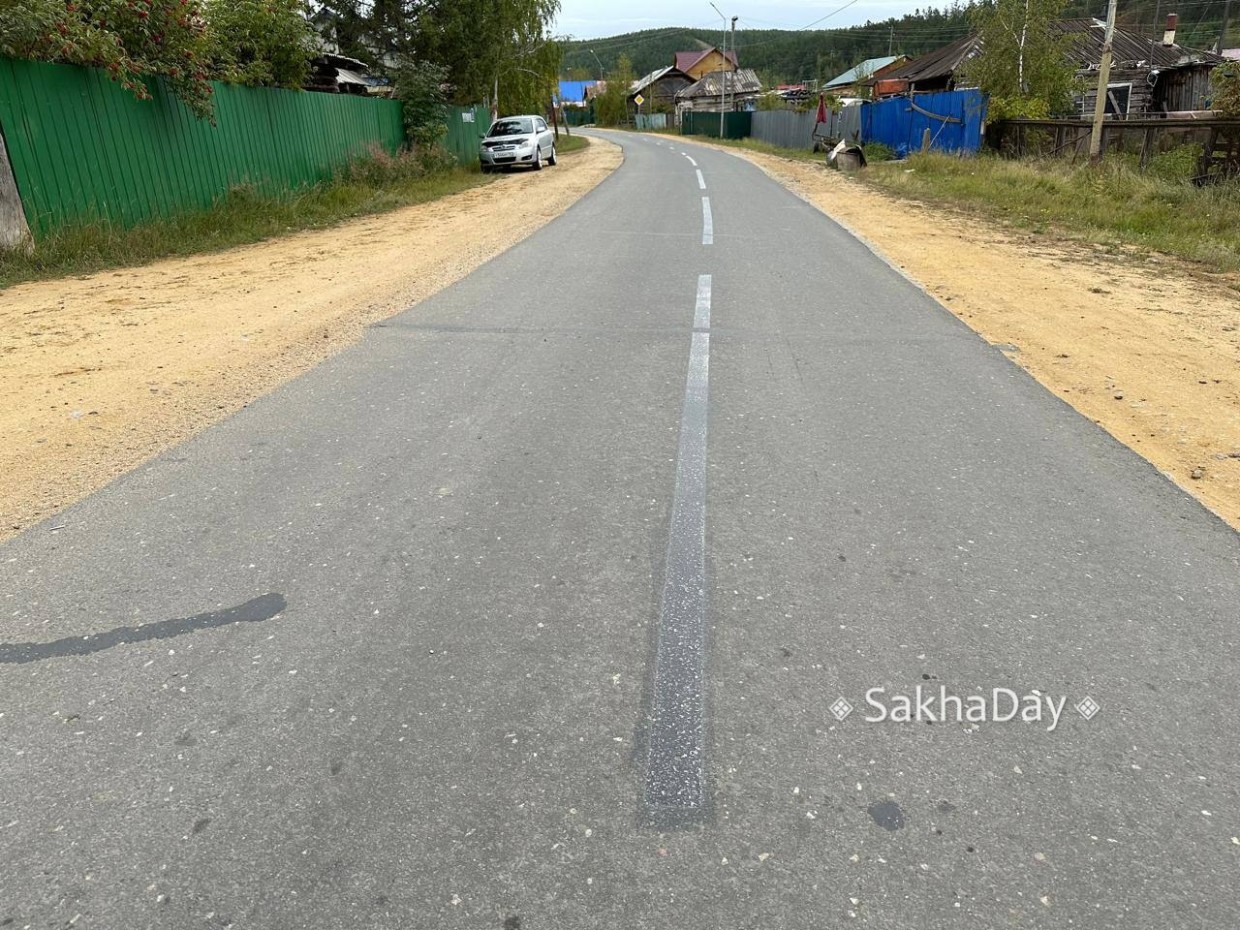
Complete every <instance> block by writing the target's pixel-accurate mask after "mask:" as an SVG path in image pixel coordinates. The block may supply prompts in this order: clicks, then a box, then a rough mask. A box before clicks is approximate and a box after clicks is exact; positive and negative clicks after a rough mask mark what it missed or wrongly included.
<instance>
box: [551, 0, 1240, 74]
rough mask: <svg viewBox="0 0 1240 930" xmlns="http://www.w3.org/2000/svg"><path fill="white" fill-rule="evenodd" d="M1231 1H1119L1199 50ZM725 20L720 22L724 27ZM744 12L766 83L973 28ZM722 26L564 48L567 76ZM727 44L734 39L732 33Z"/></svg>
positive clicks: (1073, 8)
mask: <svg viewBox="0 0 1240 930" xmlns="http://www.w3.org/2000/svg"><path fill="white" fill-rule="evenodd" d="M1224 3H1225V0H1186V2H1183V3H1178V4H1177V3H1175V2H1174V0H1120V6H1119V10H1120V12H1119V21H1120V24H1121V25H1123V26H1124V28H1126V29H1130V30H1132V31H1134V32H1140V33H1141V34H1143V35H1150V36H1155V35H1157V36H1161V35H1162V24H1163V21H1164V20H1165V18H1166V14H1167V13H1171V12H1176V13H1179V17H1180V29H1179V34H1178V36H1177V40H1178V41H1179V42H1180V43H1181V44H1182V45H1188V46H1190V47H1195V48H1212V47H1213V46H1214V43H1215V42H1216V41H1217V40H1218V37H1219V32H1220V27H1221V25H1222V19H1223V7H1224ZM1085 16H1096V17H1099V18H1103V17H1105V16H1106V3H1105V0H1069V2H1068V5H1067V8H1066V9H1065V11H1064V18H1066V19H1072V18H1078V17H1085ZM720 25H722V23H721V24H720ZM743 26H744V18H743V17H742V18H741V20H740V22H739V24H738V28H737V30H736V47H737V53H738V54H739V56H740V63H741V67H744V68H753V69H754V70H756V71H757V72H758V74H759V75H760V76H761V77H762V80H763V83H764V84H766V85H767V86H771V85H773V84H776V83H793V82H797V81H805V80H830V79H831V78H833V77H835V76H836V75H837V74H840V73H841V72H843V71H846V70H848V69H849V68H851V67H853V66H854V65H856V64H858V63H859V62H861V61H864V60H865V59H867V58H879V57H881V56H884V55H887V54H893V55H900V54H904V55H909V56H913V57H915V56H917V55H922V54H924V53H926V52H928V51H932V50H933V49H936V48H938V47H940V46H942V45H946V44H947V43H949V42H951V41H952V40H953V39H958V38H960V37H961V36H963V35H965V34H966V33H968V32H969V8H968V7H967V6H963V5H954V6H951V7H949V8H947V9H942V10H938V9H928V10H915V11H913V12H912V13H908V14H906V15H904V16H901V17H899V18H892V19H887V20H883V21H882V22H870V23H866V24H865V25H864V26H854V27H852V28H849V29H827V30H818V29H814V30H800V31H792V30H783V29H745V28H741V27H743ZM722 41H723V33H722V31H721V30H719V29H714V30H711V29H689V28H682V27H668V28H666V29H647V30H644V31H642V32H630V33H627V34H625V35H619V36H611V37H608V38H605V39H586V40H583V41H574V42H569V43H567V44H566V45H565V50H564V64H563V70H564V73H565V75H566V76H569V77H574V78H579V79H586V78H597V77H599V76H600V71H610V70H612V69H613V68H614V67H615V65H616V62H617V60H618V59H619V58H620V56H621V55H627V56H628V57H629V59H630V61H631V62H632V63H633V70H634V72H636V73H637V74H645V73H647V72H649V71H653V70H654V69H656V68H661V67H663V66H664V65H668V64H671V62H672V56H673V54H674V53H675V52H678V51H687V50H689V49H695V48H707V47H709V46H712V45H720V44H721V43H722ZM728 42H729V46H730V45H731V37H729V40H728ZM1228 45H1229V46H1231V47H1236V46H1240V2H1237V3H1236V4H1234V5H1233V14H1232V23H1231V29H1230V31H1229V33H1228Z"/></svg>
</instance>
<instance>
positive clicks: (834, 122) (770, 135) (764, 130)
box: [753, 107, 861, 149]
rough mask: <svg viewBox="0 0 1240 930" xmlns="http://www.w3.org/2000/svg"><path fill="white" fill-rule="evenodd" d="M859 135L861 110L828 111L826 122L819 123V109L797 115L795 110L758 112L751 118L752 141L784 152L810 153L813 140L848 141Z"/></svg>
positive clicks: (850, 108)
mask: <svg viewBox="0 0 1240 930" xmlns="http://www.w3.org/2000/svg"><path fill="white" fill-rule="evenodd" d="M860 134H861V108H860V107H844V108H842V109H840V110H828V111H827V121H826V122H825V123H822V124H819V123H818V109H817V108H816V107H815V108H814V109H812V110H806V111H805V112H802V113H798V112H796V111H794V110H758V111H757V112H755V113H754V114H753V137H754V138H755V139H760V140H762V141H763V142H766V143H768V144H770V145H778V146H781V147H782V148H786V149H812V148H813V147H814V137H815V135H817V137H818V138H820V139H849V140H852V141H855V140H856V139H857V138H858V137H859V136H860Z"/></svg>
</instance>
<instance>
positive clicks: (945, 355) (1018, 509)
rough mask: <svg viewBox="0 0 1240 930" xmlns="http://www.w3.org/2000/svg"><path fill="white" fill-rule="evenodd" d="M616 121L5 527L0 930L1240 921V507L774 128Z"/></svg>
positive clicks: (0, 604) (517, 929) (914, 926)
mask: <svg viewBox="0 0 1240 930" xmlns="http://www.w3.org/2000/svg"><path fill="white" fill-rule="evenodd" d="M619 138H620V139H621V141H622V144H623V145H624V148H625V154H626V161H625V164H624V166H623V167H622V168H621V169H620V170H619V171H617V172H616V173H615V174H614V175H613V176H612V177H611V178H610V179H609V180H607V181H606V182H604V183H603V184H602V185H601V186H600V187H599V188H597V189H596V190H595V191H594V192H593V193H592V194H590V195H589V196H587V197H586V198H585V199H583V200H582V201H581V202H579V203H578V204H577V205H576V206H574V207H573V208H572V209H571V210H569V211H568V213H567V214H565V215H564V216H563V217H562V218H560V219H558V220H557V221H555V222H553V223H552V224H550V225H548V226H547V227H545V228H544V229H543V230H542V231H541V232H539V233H538V234H536V235H535V236H533V237H531V238H529V239H527V240H526V241H524V242H523V243H521V244H520V245H519V246H517V247H516V248H514V249H512V250H511V251H509V252H507V253H506V254H504V255H502V256H501V257H499V258H497V259H495V260H493V261H491V262H490V263H489V264H487V265H486V266H484V267H482V268H480V269H479V270H478V271H477V272H475V273H474V274H473V275H471V276H470V277H468V278H467V279H465V280H464V281H462V282H460V283H459V284H457V285H456V286H454V287H452V288H450V289H448V290H446V291H443V292H442V293H440V294H439V295H438V296H436V297H434V298H433V299H431V300H428V301H426V302H424V303H422V304H420V305H418V306H416V307H413V308H411V309H410V310H409V311H407V312H406V313H404V314H402V315H400V316H398V317H396V318H394V319H391V320H389V321H388V322H386V323H384V324H381V325H377V326H375V327H374V328H373V329H372V330H370V331H369V333H368V334H367V336H366V337H365V339H364V340H363V341H362V342H361V343H360V344H359V345H357V346H356V347H355V348H353V349H351V350H349V351H347V352H345V353H343V354H341V355H339V356H337V357H335V358H334V359H332V360H331V361H329V362H327V363H325V364H323V365H322V366H320V367H319V368H317V369H316V370H314V371H313V372H311V373H310V374H308V375H306V376H305V377H302V378H300V379H298V380H296V381H294V382H292V383H290V384H288V385H287V386H285V387H283V388H281V389H279V390H277V391H275V392H274V393H272V394H270V395H269V396H267V397H264V398H263V399H261V400H260V401H258V402H256V403H254V404H252V405H250V407H249V408H247V409H246V410H244V411H243V412H241V413H240V414H239V415H237V416H235V417H233V418H232V419H230V420H228V421H227V422H225V423H222V424H221V425H219V426H217V427H215V428H213V429H211V430H209V431H207V432H206V433H204V434H202V435H201V436H199V437H198V438H197V439H195V440H193V441H191V442H187V443H185V444H183V445H182V446H180V447H178V448H176V449H175V450H173V451H172V452H170V453H168V454H167V455H164V456H162V457H160V458H159V459H157V460H155V461H153V462H152V463H150V464H149V465H147V466H146V467H143V468H141V469H139V470H137V471H135V472H134V473H131V474H130V475H128V476H127V477H125V478H123V479H122V480H119V481H117V482H116V483H114V484H113V485H112V486H110V487H109V488H107V489H106V490H104V491H102V492H101V493H99V494H97V495H95V496H93V497H91V498H90V499H88V500H86V501H84V502H83V503H81V504H79V505H77V506H75V507H73V508H71V509H69V510H68V511H66V512H65V513H63V514H61V515H59V516H58V517H56V518H55V519H54V520H52V521H49V522H47V523H44V524H42V525H40V526H36V527H34V528H32V529H31V530H29V531H28V532H26V533H24V534H23V535H21V536H20V537H18V538H17V539H15V540H13V541H11V542H10V543H8V544H6V545H4V546H3V547H0V788H2V790H0V863H2V870H0V927H13V928H22V927H31V928H63V927H68V926H72V927H76V928H117V930H136V928H146V927H149V928H161V930H163V928H167V930H180V928H204V927H206V928H210V927H235V928H264V930H266V928H303V927H304V928H365V930H371V928H376V930H377V928H393V930H397V928H399V930H406V928H432V930H439V928H443V930H450V928H470V930H473V928H479V930H482V928H494V930H541V928H555V930H568V928H608V930H615V928H626V930H628V928H664V927H673V928H686V930H707V928H746V930H749V928H762V930H767V928H806V930H809V928H831V927H847V926H854V925H856V926H872V927H878V928H884V930H889V928H910V930H933V928H979V930H990V928H999V927H1034V928H1056V930H1059V928H1069V927H1079V928H1112V927H1114V928H1120V927H1122V928H1181V927H1183V928H1196V927H1206V928H1222V927H1231V926H1234V925H1235V919H1236V918H1235V915H1236V913H1237V912H1238V911H1240V839H1238V838H1237V837H1240V823H1238V818H1240V782H1238V781H1237V774H1238V772H1240V765H1238V763H1240V716H1238V714H1237V700H1236V693H1235V691H1236V688H1237V687H1240V656H1238V655H1237V650H1236V645H1237V604H1240V582H1238V578H1240V574H1238V572H1237V568H1238V566H1240V538H1238V537H1237V535H1236V534H1235V533H1234V532H1233V531H1232V530H1230V529H1229V528H1227V527H1226V526H1225V525H1224V524H1223V523H1222V522H1221V521H1219V520H1218V519H1216V518H1215V517H1213V516H1212V515H1211V514H1209V513H1207V512H1206V511H1205V510H1203V509H1202V508H1201V507H1200V506H1199V505H1198V504H1196V503H1195V502H1194V501H1193V500H1191V499H1190V498H1188V497H1187V496H1186V495H1185V494H1184V493H1182V492H1181V491H1179V490H1178V489H1177V488H1175V487H1174V486H1173V485H1172V484H1171V483H1170V482H1169V481H1167V480H1166V479H1165V478H1163V477H1162V476H1160V475H1159V474H1157V473H1156V472H1155V471H1154V470H1153V469H1152V468H1151V467H1150V466H1148V465H1147V464H1146V463H1145V462H1143V461H1142V460H1141V459H1140V458H1138V457H1137V456H1136V455H1134V454H1133V453H1131V452H1129V451H1128V450H1127V449H1125V448H1123V447H1122V446H1120V445H1119V444H1117V443H1116V442H1114V441H1113V440H1112V439H1110V438H1109V437H1108V436H1107V435H1106V434H1104V433H1103V432H1102V431H1101V430H1100V429H1098V428H1097V427H1095V426H1094V425H1093V424H1092V423H1090V422H1088V421H1086V420H1084V419H1082V418H1081V417H1079V416H1078V415H1077V414H1075V413H1074V412H1073V411H1072V410H1071V409H1069V408H1068V407H1066V406H1065V405H1064V404H1062V403H1061V402H1060V401H1058V400H1057V399H1056V398H1055V397H1053V396H1052V395H1050V394H1049V393H1047V392H1046V391H1045V390H1043V389H1042V388H1041V387H1039V386H1038V385H1037V384H1036V383H1034V382H1033V381H1032V380H1031V379H1030V378H1029V377H1028V376H1027V375H1026V374H1024V373H1023V372H1022V371H1021V370H1020V369H1019V368H1017V367H1016V366H1015V365H1013V364H1012V363H1011V362H1010V361H1009V360H1008V359H1007V358H1005V357H1004V355H1003V352H1002V351H1000V350H999V349H998V348H996V347H993V346H989V345H987V344H986V343H985V342H983V341H982V340H980V339H979V338H978V337H977V336H976V335H974V334H973V333H971V332H970V331H969V330H968V329H967V328H966V327H964V326H963V325H962V324H961V323H959V322H958V321H957V320H956V319H955V318H954V317H953V316H952V315H951V314H949V313H948V312H946V311H945V310H944V309H942V308H941V307H939V306H938V305H937V304H936V303H934V302H933V301H932V300H931V299H929V298H928V297H927V296H926V295H925V294H923V293H922V292H921V291H920V290H918V289H917V288H916V287H915V286H913V285H912V284H911V283H909V282H908V281H906V280H905V279H904V278H903V277H901V276H900V275H899V274H898V273H897V272H895V271H894V270H892V269H891V268H890V267H888V266H887V265H886V264H884V263H883V262H882V261H881V260H880V259H878V258H876V257H875V256H874V255H873V254H872V253H871V252H870V251H869V250H868V249H867V248H866V247H865V246H864V245H862V244H861V243H859V242H858V241H857V240H856V239H854V238H853V237H851V236H850V235H849V234H848V233H847V232H845V231H844V230H842V229H841V228H839V227H838V226H836V225H835V224H833V223H832V222H831V221H830V220H828V219H827V218H826V217H824V216H823V215H822V214H820V213H818V212H817V211H815V210H814V209H813V208H812V207H810V206H809V205H807V204H806V203H803V202H802V201H800V200H798V199H797V198H795V197H794V196H792V195H791V194H789V193H787V192H786V191H785V190H783V189H782V188H781V187H779V186H777V185H776V184H774V183H773V182H771V181H770V180H768V179H767V178H766V177H765V176H763V175H762V174H761V173H760V172H758V171H757V169H755V168H753V167H752V166H750V165H749V164H748V163H746V162H744V161H742V160H740V159H737V158H734V157H732V156H730V155H728V154H725V153H720V152H716V151H713V150H709V149H706V148H703V147H701V146H695V145H692V144H688V143H684V142H682V141H681V140H679V139H674V138H658V137H629V136H625V137H619ZM686 153H687V154H686ZM691 159H692V161H691ZM549 170H557V169H549ZM558 170H563V169H558ZM699 171H700V180H699V174H698V172H699ZM704 198H705V199H706V203H708V204H709V210H707V209H706V206H705V205H704ZM707 218H709V221H710V228H709V230H708V229H707V227H706V220H707ZM708 232H709V233H710V235H709V236H708V235H707V233H708ZM707 242H708V243H709V244H706V243H707ZM56 527H60V528H56ZM919 687H921V688H922V689H923V698H924V697H925V696H926V695H929V696H931V697H933V699H934V702H935V703H934V704H933V706H923V710H922V712H920V716H921V719H920V720H913V721H910V722H898V721H893V720H890V719H888V720H877V719H874V718H877V717H880V716H883V715H884V714H885V715H888V716H892V715H895V716H899V708H900V702H899V698H898V696H900V695H903V696H906V697H907V698H908V699H910V700H913V701H915V700H916V689H917V688H919ZM879 688H881V689H884V690H882V691H873V690H871V689H879ZM940 688H942V689H943V694H946V695H947V696H948V700H947V701H946V702H945V703H944V704H943V708H942V709H946V710H949V711H950V710H952V709H953V708H954V705H953V704H952V703H951V699H952V698H958V699H960V702H961V707H962V713H963V709H964V708H965V707H966V705H967V707H968V710H969V713H970V714H973V715H980V714H983V713H985V714H987V715H989V716H990V717H993V716H994V714H995V711H996V710H998V716H1000V717H1003V716H1006V715H1007V714H1008V712H1009V711H1010V710H1011V708H1010V706H1009V704H1010V702H1011V700H1020V699H1021V698H1022V697H1024V696H1026V695H1032V697H1028V698H1025V703H1024V704H1022V705H1021V706H1022V707H1023V708H1024V710H1025V712H1026V713H1027V714H1028V715H1029V716H1030V717H1032V716H1034V709H1036V711H1037V715H1038V716H1040V717H1041V719H1040V720H1033V719H1029V720H1022V719H1020V718H1019V717H1018V719H1016V720H1010V721H1006V722H1003V721H999V720H993V719H987V720H986V721H980V720H976V719H974V720H966V721H965V722H957V721H956V720H954V719H952V720H943V719H934V720H928V719H926V712H928V713H929V714H930V715H931V716H935V715H936V714H938V712H939V710H940V707H939V705H938V699H939V697H940V691H939V689H940ZM994 689H1010V692H1011V694H1012V695H1013V696H1014V697H1013V698H1008V697H1007V694H1008V691H1006V690H1001V691H1000V692H999V696H998V699H997V702H996V701H995V692H994ZM867 692H868V693H869V695H870V700H869V701H867ZM979 696H980V697H983V698H986V699H987V700H990V701H992V702H993V703H997V707H996V706H990V707H979V705H978V704H977V699H978V697H979ZM840 697H843V698H845V699H846V700H847V701H848V703H849V704H850V705H852V706H853V708H854V710H853V711H852V713H851V715H849V716H848V717H847V718H846V719H844V720H843V721H842V722H841V721H839V720H837V719H836V717H835V716H834V715H833V709H834V710H835V711H842V710H843V706H842V705H840V704H837V703H836V702H837V699H838V698H840ZM1086 697H1089V698H1091V699H1092V700H1093V701H1094V702H1095V703H1096V704H1097V705H1099V706H1100V707H1101V710H1099V711H1098V712H1097V713H1096V714H1095V715H1094V716H1093V718H1092V719H1090V720H1086V719H1085V718H1084V717H1083V716H1082V715H1081V713H1080V712H1078V711H1077V710H1076V709H1075V706H1076V705H1077V704H1079V703H1081V702H1082V701H1084V699H1085V698H1086ZM1061 702H1062V703H1061ZM1056 706H1058V707H1059V710H1060V714H1059V716H1058V717H1054V718H1053V719H1052V713H1053V709H1054V708H1055V707H1056ZM879 708H882V711H881V713H880V710H879ZM1086 709H1088V706H1087V708H1086Z"/></svg>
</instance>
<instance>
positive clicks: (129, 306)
mask: <svg viewBox="0 0 1240 930" xmlns="http://www.w3.org/2000/svg"><path fill="white" fill-rule="evenodd" d="M621 161H622V155H621V151H620V148H619V147H618V146H616V145H615V144H613V143H611V142H606V141H600V140H595V141H594V142H593V144H592V145H590V147H589V148H587V149H584V150H581V151H579V152H574V153H571V154H568V155H564V156H561V159H560V164H559V166H557V167H556V168H552V169H549V170H544V171H541V172H538V173H533V172H530V173H522V174H508V175H504V176H503V177H502V178H499V179H498V180H496V181H495V182H493V183H490V184H486V185H484V186H482V187H477V188H473V189H471V190H468V191H464V192H462V193H460V194H454V195H451V196H448V197H444V198H442V199H440V200H436V201H433V202H430V203H426V204H419V205H417V206H413V207H407V208H404V209H401V210H397V211H394V212H392V213H386V214H382V215H377V216H372V217H367V218H365V219H359V220H356V221H353V222H349V223H345V224H342V225H340V226H335V227H332V228H330V229H323V230H314V231H310V232H302V233H297V234H294V235H290V236H288V237H285V238H281V239H274V240H269V241H266V242H262V243H258V244H256V245H252V246H245V247H242V248H237V249H230V250H228V251H224V252H217V253H212V254H207V255H198V256H194V257H191V258H186V259H174V260H167V261H160V262H157V263H155V264H151V265H147V266H144V267H140V268H130V269H123V270H119V271H106V272H101V273H99V274H93V275H89V276H86V277H82V278H75V279H64V280H59V281H48V282H39V283H34V284H24V285H18V286H16V287H13V288H9V289H8V290H5V291H4V292H3V299H2V300H0V359H2V360H3V364H2V365H0V397H3V398H4V403H3V404H0V437H2V438H3V441H2V442H0V474H3V475H4V480H3V483H2V484H0V539H4V538H7V537H10V536H12V535H14V534H15V533H16V532H18V531H19V530H21V529H24V528H25V527H27V526H30V525H31V524H32V523H34V522H36V521H38V520H40V519H42V518H45V517H47V516H48V515H50V514H52V513H55V512H56V511H58V510H60V509H61V508H63V507H66V506H68V505H69V504H71V503H73V502H74V501H77V500H79V499H81V498H82V497H85V496H86V495H88V494H90V493H91V492H93V491H95V490H98V489H99V488H101V487H103V486H104V485H105V484H107V483H108V482H109V481H111V480H112V479H114V478H115V477H117V476H118V475H120V474H123V473H124V472H126V471H128V470H130V469H131V468H134V467H135V466H137V465H139V464H141V463H142V462H144V461H146V460H147V459H149V458H151V457H152V456H154V455H156V454H158V453H159V452H161V451H163V450H165V449H167V448H169V447H171V446H173V445H175V444H177V443H179V442H181V441H183V440H184V439H186V438H188V437H189V436H192V435H193V434H195V433H197V432H199V431H200V430H202V429H204V428H206V427H207V426H210V425H211V424H213V423H216V422H218V421H220V420H222V419H224V418H226V417H227V416H229V415H230V414H232V413H233V412H235V411H236V410H238V409H239V408H240V407H242V406H244V405H245V404H247V403H249V402H250V401H251V400H253V399H254V398H256V397H259V396H261V395H262V394H265V393H266V392H268V391H270V390H271V389H272V388H274V387H276V386H277V385H279V384H281V383H283V382H285V381H288V380H289V379H291V378H293V377H295V376H296V375H298V374H301V373H302V372H304V371H306V370H307V369H309V368H311V367H313V366H314V365H315V364H317V363H318V362H320V361H322V360H323V359H325V358H327V357H328V356H330V355H333V354H335V353H336V352H339V351H340V350H341V349H343V348H345V347H347V346H349V345H351V344H353V343H354V342H356V341H357V340H358V339H359V338H360V337H361V335H362V333H363V331H364V330H365V328H366V326H367V325H368V324H370V323H373V322H375V321H376V320H380V319H383V318H385V317H388V316H391V315H392V314H394V313H397V312H400V311H401V310H405V309H407V308H408V307H410V306H412V305H413V304H416V303H417V302H419V301H421V300H424V299H425V298H427V297H429V296H431V295H432V294H434V293H436V292H437V291H439V290H442V289H443V288H444V287H447V286H448V285H450V284H452V283H454V282H456V281H458V280H460V279H461V278H463V277H465V276H466V275H467V274H469V273H470V272H471V271H473V270H474V269H475V268H477V267H478V266H479V265H481V264H482V263H483V262H485V261H487V260H488V259H490V258H492V257H493V256H495V255H497V254H499V253H500V252H503V251H504V250H506V249H508V248H510V247H511V246H513V245H515V244H516V243H517V242H519V241H521V240H522V239H524V238H526V237H527V236H529V235H530V234H531V233H533V232H534V231H535V230H537V229H539V228H540V227H542V226H543V225H545V224H546V223H547V222H549V221H550V220H552V219H554V218H555V217H557V216H559V215H560V214H561V213H563V212H564V211H565V210H566V209H568V207H569V206H571V205H572V204H573V203H575V202H576V201H577V200H578V199H580V198H581V197H582V196H583V195H584V194H586V193H587V192H588V191H590V190H592V189H593V188H594V187H595V186H596V185H598V184H599V182H601V181H602V180H603V179H604V178H605V177H607V175H609V174H610V173H611V172H612V171H614V170H615V169H616V168H617V167H618V166H619V165H620V163H621ZM531 204H536V205H537V206H536V208H535V209H534V210H531V209H530V205H531Z"/></svg>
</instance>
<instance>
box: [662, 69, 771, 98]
mask: <svg viewBox="0 0 1240 930" xmlns="http://www.w3.org/2000/svg"><path fill="white" fill-rule="evenodd" d="M721 77H726V80H727V87H726V90H727V92H728V93H729V94H756V93H758V92H759V91H760V90H762V82H761V81H760V80H759V79H758V75H757V74H756V73H755V72H754V70H753V69H752V68H738V69H737V70H736V71H724V72H720V71H712V72H711V73H710V74H707V75H706V76H705V77H703V78H702V79H701V80H700V81H698V82H697V83H696V84H690V85H689V86H688V87H686V88H685V89H684V90H682V91H680V93H678V94H677V95H676V99H677V100H691V99H693V98H695V97H718V96H719V95H720V94H721V93H722V92H723V90H724V89H725V88H724V87H723V86H722V85H721V83H720V80H719V79H720V78H721Z"/></svg>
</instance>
